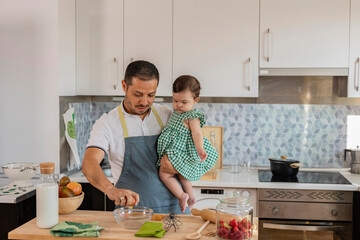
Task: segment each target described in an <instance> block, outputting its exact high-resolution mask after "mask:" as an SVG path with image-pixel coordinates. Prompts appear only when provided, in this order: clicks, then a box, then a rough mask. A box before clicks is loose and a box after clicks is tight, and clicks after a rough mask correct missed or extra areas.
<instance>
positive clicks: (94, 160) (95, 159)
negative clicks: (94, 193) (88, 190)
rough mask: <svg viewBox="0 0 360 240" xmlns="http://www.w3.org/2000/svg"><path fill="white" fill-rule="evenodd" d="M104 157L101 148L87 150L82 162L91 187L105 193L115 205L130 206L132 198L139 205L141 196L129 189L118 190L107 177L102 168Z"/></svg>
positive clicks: (83, 170)
mask: <svg viewBox="0 0 360 240" xmlns="http://www.w3.org/2000/svg"><path fill="white" fill-rule="evenodd" d="M104 155H105V153H104V151H103V150H101V149H99V148H88V149H86V151H85V155H84V159H83V162H82V172H83V173H84V175H85V177H86V179H87V180H88V181H89V183H91V185H93V186H94V187H96V188H97V189H99V190H100V191H102V192H104V193H105V194H106V195H107V196H108V197H109V199H110V200H112V201H114V202H115V205H121V206H125V205H126V206H130V205H131V203H132V197H134V198H135V199H136V202H135V205H137V204H138V203H139V195H138V194H137V193H135V192H133V191H131V190H128V189H119V188H116V187H115V186H114V185H113V184H112V183H111V182H110V181H109V179H107V177H106V176H105V174H104V172H103V171H102V169H101V167H100V162H101V161H102V159H103V158H104ZM121 198H123V200H121ZM124 198H125V199H124Z"/></svg>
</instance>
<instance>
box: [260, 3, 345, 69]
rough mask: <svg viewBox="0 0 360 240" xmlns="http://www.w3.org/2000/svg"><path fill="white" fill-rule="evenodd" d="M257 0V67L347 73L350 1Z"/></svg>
mask: <svg viewBox="0 0 360 240" xmlns="http://www.w3.org/2000/svg"><path fill="white" fill-rule="evenodd" d="M260 1H261V4H260V68H273V69H276V68H307V69H312V68H333V70H336V69H337V68H340V69H346V71H345V72H342V73H345V74H346V73H347V68H348V65H349V64H348V62H349V57H348V52H349V17H350V16H349V13H350V0H292V1H288V0H260ZM330 70H331V69H330ZM260 73H261V74H262V73H265V74H264V75H266V71H260ZM340 75H341V74H340Z"/></svg>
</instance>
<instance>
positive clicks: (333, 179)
mask: <svg viewBox="0 0 360 240" xmlns="http://www.w3.org/2000/svg"><path fill="white" fill-rule="evenodd" d="M258 172H259V181H260V182H297V183H318V184H351V183H350V182H349V181H348V180H347V179H346V178H345V177H344V176H343V175H341V174H340V173H338V172H308V171H299V172H298V174H297V175H296V177H292V178H286V177H279V176H276V175H273V174H272V173H271V171H270V170H259V171H258Z"/></svg>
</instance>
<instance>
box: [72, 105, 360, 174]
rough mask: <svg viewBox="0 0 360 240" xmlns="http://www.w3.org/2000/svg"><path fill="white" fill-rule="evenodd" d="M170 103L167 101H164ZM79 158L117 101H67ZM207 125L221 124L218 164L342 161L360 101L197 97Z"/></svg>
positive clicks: (317, 164) (338, 164)
mask: <svg viewBox="0 0 360 240" xmlns="http://www.w3.org/2000/svg"><path fill="white" fill-rule="evenodd" d="M164 104H165V105H167V106H169V107H171V106H172V105H171V103H164ZM71 105H72V106H73V107H74V108H75V129H76V135H77V144H78V149H79V154H80V159H82V158H83V156H84V152H85V148H86V144H87V141H88V138H89V136H90V131H91V129H92V125H93V124H94V123H95V121H96V119H98V118H100V117H101V115H102V114H103V113H106V112H109V111H110V110H111V109H113V108H115V107H116V106H118V105H119V102H93V103H89V102H86V103H71ZM196 106H197V109H199V110H200V111H202V112H204V113H205V118H206V125H208V126H223V127H224V143H223V164H224V165H232V164H235V163H240V164H244V163H250V165H251V166H269V160H268V157H280V155H288V158H289V159H297V160H300V161H301V163H302V164H303V167H325V168H328V167H329V168H339V167H343V156H344V149H345V147H346V132H347V116H348V115H360V106H344V105H290V104H289V105H286V104H220V103H198V104H197V105H196Z"/></svg>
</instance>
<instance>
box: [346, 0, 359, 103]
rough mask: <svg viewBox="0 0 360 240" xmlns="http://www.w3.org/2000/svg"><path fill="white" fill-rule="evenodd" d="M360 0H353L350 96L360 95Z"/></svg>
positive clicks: (349, 78)
mask: <svg viewBox="0 0 360 240" xmlns="http://www.w3.org/2000/svg"><path fill="white" fill-rule="evenodd" d="M359 75H360V0H351V20H350V61H349V77H348V97H360V88H359V84H360V76H359Z"/></svg>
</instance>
